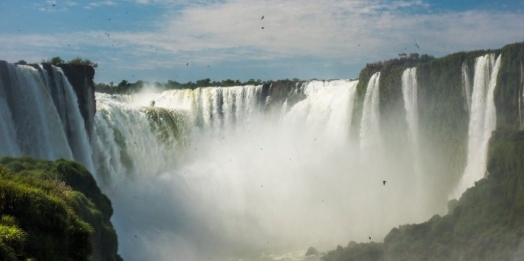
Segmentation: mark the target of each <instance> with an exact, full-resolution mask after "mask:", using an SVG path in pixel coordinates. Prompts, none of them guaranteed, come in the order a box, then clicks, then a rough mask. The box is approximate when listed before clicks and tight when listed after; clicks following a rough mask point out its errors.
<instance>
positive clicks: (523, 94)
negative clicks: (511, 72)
mask: <svg viewBox="0 0 524 261" xmlns="http://www.w3.org/2000/svg"><path fill="white" fill-rule="evenodd" d="M520 84H521V85H522V88H520V89H519V90H520V94H519V98H518V99H519V104H518V105H519V121H520V122H519V123H520V130H522V129H524V120H523V119H522V110H523V108H522V106H524V66H523V65H522V62H520Z"/></svg>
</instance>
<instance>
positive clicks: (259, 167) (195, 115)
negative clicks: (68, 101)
mask: <svg viewBox="0 0 524 261" xmlns="http://www.w3.org/2000/svg"><path fill="white" fill-rule="evenodd" d="M376 84H378V80H377V83H376ZM356 86H357V81H345V80H341V81H325V82H324V81H312V82H308V83H306V84H305V86H304V87H303V92H304V94H305V99H303V100H300V101H298V102H297V103H296V104H288V102H289V100H285V101H284V102H283V103H281V104H278V106H277V107H278V108H279V109H278V110H268V108H267V107H263V106H262V107H261V105H260V102H259V101H257V95H258V93H259V92H260V91H261V86H244V87H228V88H219V87H209V88H198V89H196V90H171V91H166V92H164V93H156V94H154V95H153V94H151V93H150V94H139V95H134V96H131V97H127V98H125V99H123V98H119V97H116V96H113V97H111V96H109V95H101V94H100V95H98V94H97V95H98V96H97V103H98V108H97V111H98V112H97V115H96V119H95V121H96V124H95V138H94V139H95V142H94V146H95V147H96V149H94V151H97V153H98V155H97V156H96V157H95V158H98V159H99V160H98V161H97V160H95V162H98V163H97V164H98V166H97V173H99V177H97V179H98V180H99V181H101V187H102V189H103V191H104V193H106V194H108V196H109V197H110V199H111V201H112V202H113V207H114V208H115V213H114V216H113V220H112V221H113V223H114V225H115V228H116V230H117V233H118V236H119V247H120V252H121V255H122V256H123V258H124V259H126V260H204V259H205V260H209V259H213V260H240V259H242V260H303V257H304V254H305V251H306V249H307V248H308V247H309V246H314V247H317V248H318V249H319V250H321V251H325V250H329V249H333V248H334V247H335V246H336V245H346V244H347V243H348V242H349V241H357V242H369V241H370V239H369V238H371V241H382V240H383V237H384V236H385V235H386V234H387V233H388V232H389V230H390V229H391V228H392V227H395V226H398V225H400V224H405V223H415V222H421V221H423V220H426V219H427V218H429V217H431V216H432V215H433V214H435V213H439V212H440V213H441V212H443V211H445V205H446V203H447V202H446V201H445V200H437V199H435V198H434V196H435V195H440V194H441V195H446V194H447V193H449V191H440V192H438V193H436V192H435V191H434V190H437V189H439V188H434V187H433V186H432V181H431V180H430V179H420V178H417V177H418V176H420V173H418V174H417V173H416V172H417V171H419V170H418V167H417V170H416V168H415V166H416V164H414V162H413V161H414V160H415V157H414V156H413V154H414V153H412V151H411V150H412V148H413V146H412V144H410V143H409V142H408V143H405V144H400V145H397V147H396V148H394V149H395V150H396V151H397V153H405V154H406V155H409V156H407V157H411V158H410V159H411V160H407V161H399V160H398V155H391V154H390V153H388V151H389V152H391V151H392V150H391V148H389V149H388V150H386V149H385V148H384V145H383V144H382V143H383V142H373V141H372V139H379V137H378V136H377V137H370V136H369V135H368V132H366V131H362V130H358V128H357V130H358V133H356V134H355V133H352V131H354V129H355V128H352V126H351V122H352V116H353V110H354V107H355V93H356ZM367 89H368V90H369V89H370V88H369V86H368V88H367ZM371 89H373V88H371ZM376 89H377V92H378V88H376ZM377 95H378V94H377ZM130 99H131V100H130ZM153 100H154V101H155V103H154V104H155V107H154V108H151V107H142V106H148V105H149V104H152V103H151V101H153ZM137 101H140V102H137ZM376 101H377V102H378V99H377V100H376ZM365 106H371V105H366V102H364V112H366V110H373V109H372V108H366V107H365ZM375 106H376V108H378V104H375ZM219 108H221V110H220V109H219ZM391 113H405V112H391ZM151 115H157V117H156V118H155V117H153V118H154V121H152V120H151V119H152V116H151ZM364 115H369V117H373V115H376V117H378V113H373V112H370V113H368V114H366V113H364ZM365 117H367V116H363V119H362V125H363V126H364V125H365V124H364V121H371V122H372V121H373V120H371V119H369V118H366V119H364V118H365ZM172 123H176V126H177V128H176V130H173V124H172ZM129 125H131V126H133V127H132V128H129ZM379 127H380V129H381V130H388V128H390V129H391V128H394V127H393V126H391V127H390V126H387V124H386V125H384V124H383V125H381V126H379ZM366 128H368V130H369V128H375V127H370V126H368V127H366ZM374 131H375V132H376V133H378V130H373V131H371V132H369V133H373V132H374ZM355 135H360V136H361V139H362V138H363V137H362V135H364V136H366V135H368V136H367V137H366V140H368V141H370V142H368V143H366V144H367V145H366V144H364V145H363V144H360V143H359V142H357V141H355V140H353V139H352V138H351V137H353V136H355ZM371 135H375V134H371ZM376 135H379V134H376ZM422 138H423V137H419V139H422ZM395 144H399V143H395ZM368 145H369V146H368ZM421 151H423V152H424V153H427V154H430V153H431V149H430V148H424V150H421ZM420 153H422V152H420ZM100 173H111V174H106V176H103V175H104V174H100ZM384 181H385V183H384ZM421 206H423V207H422V208H421Z"/></svg>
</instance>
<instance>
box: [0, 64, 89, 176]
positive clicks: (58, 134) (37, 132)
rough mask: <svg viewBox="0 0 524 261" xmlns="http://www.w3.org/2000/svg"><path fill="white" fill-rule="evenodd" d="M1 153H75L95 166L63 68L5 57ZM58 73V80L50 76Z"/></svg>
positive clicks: (0, 81) (43, 155)
mask: <svg viewBox="0 0 524 261" xmlns="http://www.w3.org/2000/svg"><path fill="white" fill-rule="evenodd" d="M2 66H5V67H4V69H3V70H1V71H2V74H1V75H0V87H1V88H0V107H1V108H2V110H1V118H2V127H0V135H1V136H0V143H1V144H2V146H1V148H0V156H4V155H10V156H19V155H30V156H32V157H36V158H42V159H48V160H55V159H58V158H65V159H75V160H77V161H79V162H81V163H82V164H84V165H85V166H86V167H87V168H88V169H89V170H91V171H93V167H92V163H91V151H90V145H89V141H88V137H87V133H86V131H85V126H84V121H83V119H82V117H81V115H80V111H79V108H78V102H77V98H76V94H75V92H74V91H73V89H72V87H71V85H70V84H69V82H68V81H67V79H66V78H65V76H64V74H63V72H62V70H61V69H60V68H56V67H54V66H53V67H52V70H53V76H52V77H50V75H48V72H47V71H46V70H43V68H42V67H41V66H37V68H38V69H35V68H33V67H31V66H25V65H18V66H15V65H13V64H9V63H2ZM51 79H54V80H51Z"/></svg>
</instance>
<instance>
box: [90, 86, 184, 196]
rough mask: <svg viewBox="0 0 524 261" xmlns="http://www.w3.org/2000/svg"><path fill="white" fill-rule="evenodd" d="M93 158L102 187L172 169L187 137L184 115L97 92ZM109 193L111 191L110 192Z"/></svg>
mask: <svg viewBox="0 0 524 261" xmlns="http://www.w3.org/2000/svg"><path fill="white" fill-rule="evenodd" d="M96 98H97V114H96V117H95V128H94V135H93V160H94V162H95V163H96V169H97V173H98V175H100V177H99V179H103V180H104V181H105V183H104V186H116V185H119V183H120V182H122V181H124V180H125V179H127V178H132V177H134V176H136V175H146V174H147V175H151V176H155V175H159V174H160V173H161V172H162V171H163V170H166V169H169V168H174V167H175V166H176V165H177V163H178V160H179V157H178V156H179V155H180V154H181V152H182V150H183V148H184V146H185V145H187V144H186V143H187V142H188V141H187V139H188V138H189V137H190V133H189V131H190V129H191V125H190V124H191V122H190V119H189V117H188V115H187V114H184V113H181V112H176V111H173V110H166V109H163V108H151V107H137V106H132V105H129V104H127V103H123V102H120V101H118V100H116V99H114V97H113V96H111V95H107V94H97V97H96ZM109 194H111V192H109Z"/></svg>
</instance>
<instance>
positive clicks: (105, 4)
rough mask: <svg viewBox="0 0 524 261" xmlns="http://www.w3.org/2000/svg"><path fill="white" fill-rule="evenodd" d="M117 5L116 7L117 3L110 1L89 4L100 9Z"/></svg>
mask: <svg viewBox="0 0 524 261" xmlns="http://www.w3.org/2000/svg"><path fill="white" fill-rule="evenodd" d="M115 5H116V2H114V1H111V0H109V1H99V2H91V3H89V5H88V6H91V7H93V6H95V7H99V6H115Z"/></svg>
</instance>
